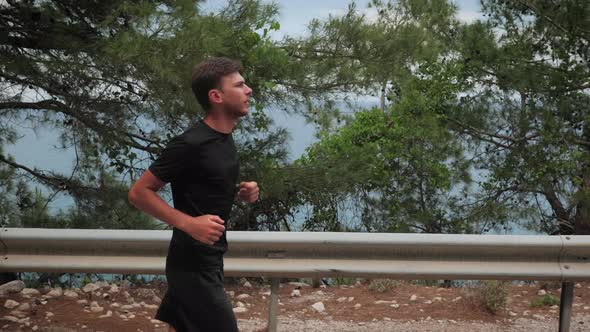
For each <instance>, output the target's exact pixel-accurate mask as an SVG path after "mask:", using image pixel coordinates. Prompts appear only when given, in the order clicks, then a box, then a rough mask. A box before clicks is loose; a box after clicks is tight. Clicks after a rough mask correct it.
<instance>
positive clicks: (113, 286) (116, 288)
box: [109, 284, 119, 293]
mask: <svg viewBox="0 0 590 332" xmlns="http://www.w3.org/2000/svg"><path fill="white" fill-rule="evenodd" d="M118 292H119V286H117V285H115V284H112V285H111V288H109V293H118Z"/></svg>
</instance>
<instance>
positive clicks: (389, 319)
mask: <svg viewBox="0 0 590 332" xmlns="http://www.w3.org/2000/svg"><path fill="white" fill-rule="evenodd" d="M383 320H386V321H391V318H389V317H383Z"/></svg>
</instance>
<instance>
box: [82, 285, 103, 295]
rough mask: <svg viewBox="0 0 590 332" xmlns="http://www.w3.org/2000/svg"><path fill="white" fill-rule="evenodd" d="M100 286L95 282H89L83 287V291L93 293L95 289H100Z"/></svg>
mask: <svg viewBox="0 0 590 332" xmlns="http://www.w3.org/2000/svg"><path fill="white" fill-rule="evenodd" d="M99 288H100V287H98V285H96V284H93V283H89V284H86V285H85V286H84V287H82V291H83V292H84V293H91V292H94V291H95V290H97V289H99Z"/></svg>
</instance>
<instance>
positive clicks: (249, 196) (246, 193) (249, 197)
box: [238, 182, 260, 203]
mask: <svg viewBox="0 0 590 332" xmlns="http://www.w3.org/2000/svg"><path fill="white" fill-rule="evenodd" d="M259 193H260V188H258V183H256V182H241V183H240V190H239V191H238V198H239V199H241V200H242V201H244V202H248V203H254V202H256V201H257V200H258V195H259Z"/></svg>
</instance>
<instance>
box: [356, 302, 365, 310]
mask: <svg viewBox="0 0 590 332" xmlns="http://www.w3.org/2000/svg"><path fill="white" fill-rule="evenodd" d="M362 306H363V305H362V304H360V303H357V304H355V305H354V308H355V309H360V307H362Z"/></svg>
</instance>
